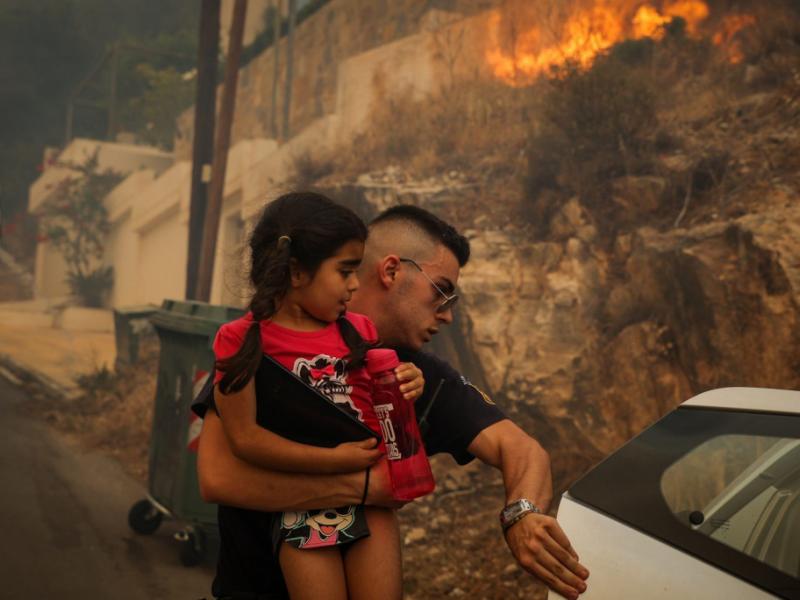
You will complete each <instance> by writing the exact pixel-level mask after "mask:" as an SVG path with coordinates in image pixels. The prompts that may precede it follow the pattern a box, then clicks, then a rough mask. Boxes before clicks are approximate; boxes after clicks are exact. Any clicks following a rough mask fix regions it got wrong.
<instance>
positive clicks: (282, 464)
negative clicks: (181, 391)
mask: <svg viewBox="0 0 800 600" xmlns="http://www.w3.org/2000/svg"><path fill="white" fill-rule="evenodd" d="M214 402H215V404H216V406H217V411H218V412H219V416H220V418H221V419H222V424H223V427H224V429H225V435H226V436H227V438H228V441H229V443H230V446H231V451H232V452H233V454H234V455H235V456H236V457H238V458H240V459H241V460H244V461H246V462H249V463H251V464H253V465H256V466H259V467H262V468H266V469H275V470H279V471H287V472H290V473H323V474H324V473H351V472H354V471H361V470H363V469H366V468H367V467H369V466H371V465H372V464H374V463H375V462H377V461H378V459H379V458H380V456H381V449H380V447H379V446H378V443H377V440H375V439H374V438H370V439H367V440H363V441H360V442H348V443H344V444H339V445H338V446H336V447H335V448H321V447H319V446H311V445H309V444H301V443H299V442H294V441H292V440H289V439H287V438H285V437H283V436H280V435H278V434H276V433H273V432H272V431H269V430H268V429H264V428H263V427H261V426H259V425H258V424H257V423H256V393H255V383H254V380H253V379H250V381H248V382H247V385H246V386H245V387H244V388H242V389H241V390H239V391H238V392H232V393H230V394H223V393H222V392H221V391H220V390H219V386H215V387H214Z"/></svg>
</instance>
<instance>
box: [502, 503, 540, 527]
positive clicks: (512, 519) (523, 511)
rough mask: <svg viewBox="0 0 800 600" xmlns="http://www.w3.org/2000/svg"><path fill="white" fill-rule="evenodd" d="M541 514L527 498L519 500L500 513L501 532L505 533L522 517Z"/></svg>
mask: <svg viewBox="0 0 800 600" xmlns="http://www.w3.org/2000/svg"><path fill="white" fill-rule="evenodd" d="M541 512H542V511H541V510H539V507H537V506H536V505H535V504H534V503H533V502H531V501H530V500H528V499H527V498H520V499H519V500H515V501H514V502H511V503H510V504H508V505H507V506H506V507H505V508H504V509H503V510H502V511H500V525H501V526H502V527H503V531H506V530H508V528H509V527H511V526H512V525H514V524H515V523H516V522H517V521H519V520H520V519H522V518H523V517H525V516H527V515H530V514H540V513H541Z"/></svg>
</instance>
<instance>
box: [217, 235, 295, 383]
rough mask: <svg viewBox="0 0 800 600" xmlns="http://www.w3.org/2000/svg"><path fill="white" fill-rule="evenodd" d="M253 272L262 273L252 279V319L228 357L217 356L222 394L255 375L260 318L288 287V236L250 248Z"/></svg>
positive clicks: (259, 351) (260, 352) (267, 315)
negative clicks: (263, 246)
mask: <svg viewBox="0 0 800 600" xmlns="http://www.w3.org/2000/svg"><path fill="white" fill-rule="evenodd" d="M251 250H252V252H253V255H254V258H253V264H254V267H255V269H256V272H258V273H262V274H263V275H262V277H261V279H260V280H259V281H258V282H256V292H255V294H254V295H253V298H252V300H250V306H249V308H250V312H251V314H252V315H253V323H252V324H251V325H250V328H249V329H248V330H247V335H245V338H244V341H243V342H242V346H241V348H239V351H238V352H237V353H236V354H234V355H233V356H231V357H230V358H226V359H222V360H218V361H217V362H216V365H215V366H216V369H217V370H218V371H220V372H222V373H224V375H223V376H222V379H221V380H220V382H219V389H220V391H221V392H222V393H223V394H230V393H233V392H238V391H239V390H241V389H243V388H244V386H245V385H247V382H248V381H250V379H251V378H252V377H254V376H255V374H256V371H257V370H258V367H259V365H260V364H261V357H262V356H263V354H264V350H263V349H262V347H261V321H264V320H266V319H269V318H270V317H271V316H272V315H274V314H275V311H276V310H277V309H278V303H279V302H280V299H281V298H282V297H283V296H284V295H285V294H286V291H287V289H288V287H289V278H290V269H289V265H290V261H291V238H289V236H286V235H283V236H280V238H279V239H278V241H277V243H276V244H275V245H274V246H273V248H271V249H270V250H269V251H267V252H264V251H263V250H262V251H261V252H260V253H259V252H258V249H257V248H251Z"/></svg>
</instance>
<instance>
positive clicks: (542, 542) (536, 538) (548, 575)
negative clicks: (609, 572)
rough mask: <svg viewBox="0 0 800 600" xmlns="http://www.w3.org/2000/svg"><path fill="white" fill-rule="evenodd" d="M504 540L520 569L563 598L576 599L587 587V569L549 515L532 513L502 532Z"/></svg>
mask: <svg viewBox="0 0 800 600" xmlns="http://www.w3.org/2000/svg"><path fill="white" fill-rule="evenodd" d="M505 537H506V543H507V544H508V547H509V548H510V549H511V553H512V554H513V555H514V558H516V559H517V562H518V563H519V564H520V566H522V568H523V569H525V570H526V571H528V572H529V573H530V574H531V575H534V576H535V577H537V578H538V579H540V580H541V581H543V582H544V583H545V585H547V587H549V588H551V589H553V590H555V591H556V592H558V593H559V594H561V595H562V596H564V597H565V598H569V599H570V600H576V599H577V598H578V595H579V594H581V593H582V592H584V591H585V590H586V583H585V582H584V580H585V579H586V578H588V577H589V571H588V570H587V569H586V567H584V566H583V565H581V564H580V563H579V562H578V555H577V554H576V553H575V550H574V549H573V548H572V545H571V544H570V543H569V540H568V539H567V536H566V535H565V534H564V532H563V531H562V530H561V527H560V526H559V524H558V522H557V521H556V520H555V519H554V518H553V517H550V516H548V515H542V514H535V513H531V514H529V515H526V516H525V517H523V518H522V519H520V520H519V521H517V522H516V523H514V524H513V525H512V526H511V527H509V528H508V530H507V531H506V532H505Z"/></svg>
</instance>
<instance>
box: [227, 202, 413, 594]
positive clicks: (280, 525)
mask: <svg viewBox="0 0 800 600" xmlns="http://www.w3.org/2000/svg"><path fill="white" fill-rule="evenodd" d="M366 237H367V229H366V227H365V226H364V224H363V223H362V222H361V220H360V219H359V218H358V217H357V216H356V215H355V213H353V212H352V211H350V210H348V209H346V208H344V207H342V206H339V205H337V204H335V203H334V202H333V201H331V200H329V199H328V198H326V197H325V196H322V195H319V194H314V193H293V194H286V195H284V196H281V197H280V198H278V199H277V200H275V201H274V202H272V203H270V204H269V205H268V206H267V207H266V209H265V210H264V213H263V215H262V217H261V219H260V221H259V222H258V224H257V225H256V227H255V229H254V230H253V233H252V236H251V239H250V250H251V272H250V280H251V283H252V287H253V289H254V295H253V297H252V300H251V301H250V305H249V308H250V312H249V313H248V314H247V315H246V316H245V317H243V318H241V319H238V320H236V321H233V322H231V323H227V324H226V325H224V326H223V327H222V328H221V329H220V331H219V333H218V334H217V338H216V340H215V342H214V353H215V356H216V358H217V371H218V372H217V379H216V382H215V383H217V384H218V385H217V386H216V388H215V394H214V403H215V405H216V406H215V408H216V410H217V412H218V413H219V415H220V417H221V420H222V423H223V427H224V429H225V432H226V435H227V437H228V439H229V442H230V444H231V448H232V450H233V452H234V453H235V454H236V455H237V456H238V457H239V458H241V459H243V460H245V461H248V462H250V463H253V464H255V465H258V466H261V467H265V468H270V469H278V470H283V471H290V472H298V473H345V472H354V471H360V470H364V469H367V468H368V467H369V466H370V465H372V464H374V463H375V462H376V461H377V460H379V458H380V456H381V453H382V451H381V449H380V448H379V447H377V444H376V442H375V440H374V439H370V440H367V441H363V442H352V443H343V444H340V445H339V446H337V447H335V448H321V447H316V446H310V445H307V444H300V443H296V442H294V441H291V440H288V439H286V438H283V437H281V436H279V435H277V434H275V433H273V432H271V431H268V430H267V429H264V428H262V427H260V426H259V425H258V424H257V411H256V406H257V399H256V393H255V384H254V375H255V373H256V371H257V370H258V367H259V364H260V361H261V356H262V354H263V353H266V354H269V355H270V356H272V357H273V358H275V359H276V360H277V361H278V362H280V363H281V364H283V365H284V366H285V367H287V368H288V369H289V370H291V371H292V372H294V373H295V375H297V376H298V377H300V378H301V379H303V380H304V381H305V382H306V383H308V384H310V385H313V386H315V387H316V388H317V389H318V390H319V391H321V392H322V393H323V394H325V395H327V396H328V398H330V399H331V400H332V401H334V402H336V403H337V404H338V405H340V406H342V407H343V408H345V409H346V410H347V411H349V412H350V413H351V414H353V415H354V416H356V417H357V418H358V419H360V420H361V421H363V422H364V423H365V424H366V425H367V426H368V427H370V428H371V429H372V430H373V431H375V432H380V427H379V425H378V421H377V418H376V417H375V414H374V412H373V410H372V405H371V403H370V398H369V394H370V382H369V376H368V375H367V373H366V370H365V368H364V366H363V363H364V355H365V353H366V350H367V349H368V348H369V347H370V346H371V345H374V343H375V342H376V341H377V332H376V330H375V326H374V325H373V324H372V322H371V321H370V320H369V319H367V318H366V317H364V316H363V315H358V314H354V313H348V312H346V307H347V303H348V301H349V300H350V297H351V295H352V294H353V292H355V291H356V289H357V288H358V279H357V277H356V269H357V268H358V266H359V264H360V263H361V259H362V256H363V252H364V241H365V240H366ZM401 369H403V372H402V373H403V377H402V379H406V380H408V379H409V378H412V377H413V379H414V381H412V382H409V383H407V384H405V389H404V391H407V392H408V394H407V395H408V396H409V397H410V398H412V399H413V398H415V397H418V396H419V395H420V394H421V393H422V389H421V387H422V378H421V373H420V372H419V371H418V370H416V369H415V368H414V367H413V365H404V366H402V367H401ZM401 389H403V388H401ZM262 400H263V402H262ZM258 406H259V411H261V410H266V411H268V410H269V402H268V399H259V402H258ZM308 427H309V429H310V431H312V432H313V427H314V424H313V422H311V423H309V424H308ZM224 527H225V524H224V523H223V522H222V521H220V528H221V529H222V528H224ZM269 528H270V529H271V536H272V540H271V543H272V544H273V548H274V549H275V551H276V553H277V555H278V559H279V563H280V567H281V571H282V572H283V575H284V579H285V581H286V584H287V588H288V591H289V594H290V596H291V597H292V599H293V600H296V599H304V598H314V599H317V600H318V599H322V598H331V599H339V598H341V599H345V598H355V599H358V598H365V599H366V598H387V599H391V598H398V599H399V598H400V597H401V596H402V587H401V561H400V542H399V533H398V527H397V521H396V518H395V515H394V511H392V510H389V509H383V508H376V507H364V506H363V505H360V506H357V507H354V506H349V507H344V508H331V509H323V510H314V511H306V512H286V513H283V514H280V515H275V516H273V517H272V522H271V524H270V527H269ZM221 533H222V534H223V539H224V537H225V535H224V534H225V532H224V531H221Z"/></svg>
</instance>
